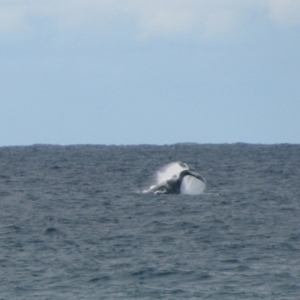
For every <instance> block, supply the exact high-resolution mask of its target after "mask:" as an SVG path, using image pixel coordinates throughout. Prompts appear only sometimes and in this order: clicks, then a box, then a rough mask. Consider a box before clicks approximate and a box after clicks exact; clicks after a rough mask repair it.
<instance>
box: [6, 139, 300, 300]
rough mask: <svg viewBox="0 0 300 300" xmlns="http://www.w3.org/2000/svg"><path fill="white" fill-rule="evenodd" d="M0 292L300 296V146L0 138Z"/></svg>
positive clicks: (14, 295) (28, 295)
mask: <svg viewBox="0 0 300 300" xmlns="http://www.w3.org/2000/svg"><path fill="white" fill-rule="evenodd" d="M173 161H182V162H185V163H187V164H188V165H189V167H190V169H191V170H192V171H195V172H198V173H200V174H201V175H202V176H204V177H205V178H206V181H207V186H206V190H205V192H204V194H201V195H197V196H189V195H153V194H142V193H141V191H142V190H143V189H145V188H149V186H150V185H151V184H152V183H153V175H154V174H155V171H156V170H157V169H158V168H160V167H161V166H163V165H165V164H168V163H170V162H173ZM0 299H10V300H11V299H230V300H232V299H239V300H240V299H300V145H290V144H276V145H252V144H242V143H241V144H240V143H238V144H220V145H201V144H175V145H166V146H150V145H138V146H102V145H74V146H54V145H33V146H26V147H1V148H0Z"/></svg>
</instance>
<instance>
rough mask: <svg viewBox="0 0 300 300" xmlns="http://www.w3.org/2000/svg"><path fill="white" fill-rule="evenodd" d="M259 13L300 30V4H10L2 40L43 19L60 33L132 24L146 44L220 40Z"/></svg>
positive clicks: (3, 10) (48, 0) (4, 7)
mask: <svg viewBox="0 0 300 300" xmlns="http://www.w3.org/2000/svg"><path fill="white" fill-rule="evenodd" d="M262 12H263V14H261V13H262ZM253 13H259V14H260V15H264V16H265V17H266V18H270V19H271V20H272V21H274V22H277V23H279V24H285V25H290V26H292V25H297V24H299V23H300V0H251V1H241V0H210V1H207V0H197V1H195V0H143V1H141V0H72V1H71V0H65V1H61V0H39V1H36V0H16V1H12V0H9V1H8V0H6V1H2V3H1V4H0V34H1V33H2V34H3V33H8V32H14V31H22V30H24V28H27V29H28V28H30V24H31V20H32V18H38V19H45V20H48V21H49V24H51V26H54V27H55V28H57V29H59V30H78V29H81V28H83V29H85V28H88V27H90V28H94V29H101V30H111V28H118V27H120V26H126V25H127V23H129V22H130V23H131V24H134V25H135V27H136V30H137V34H138V35H139V36H140V37H144V38H148V37H151V36H156V35H159V36H165V35H182V34H186V33H197V34H199V35H202V36H214V35H222V34H226V33H228V32H231V31H232V30H233V29H234V28H236V27H238V26H239V25H240V24H242V23H243V22H244V21H245V20H247V15H249V14H253ZM34 26H36V25H31V28H32V29H33V30H34Z"/></svg>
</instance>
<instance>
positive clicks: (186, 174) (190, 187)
mask: <svg viewBox="0 0 300 300" xmlns="http://www.w3.org/2000/svg"><path fill="white" fill-rule="evenodd" d="M157 181H158V183H157V184H156V185H153V186H151V187H150V188H149V189H148V190H146V191H144V193H154V194H188V195H197V194H201V193H202V192H203V191H204V189H205V185H206V182H205V179H204V178H203V177H202V176H201V175H199V174H197V173H194V172H191V171H190V170H189V167H188V166H187V164H185V163H181V162H176V163H171V164H169V165H167V166H166V167H164V168H163V169H162V170H160V171H158V173H157Z"/></svg>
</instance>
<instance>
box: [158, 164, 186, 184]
mask: <svg viewBox="0 0 300 300" xmlns="http://www.w3.org/2000/svg"><path fill="white" fill-rule="evenodd" d="M183 170H189V167H188V165H187V164H185V163H182V162H173V163H170V164H168V165H166V166H164V167H162V168H160V169H159V170H158V171H157V173H156V181H157V184H160V183H162V182H165V181H167V180H169V179H171V178H174V177H175V178H176V177H178V176H179V174H180V172H181V171H183Z"/></svg>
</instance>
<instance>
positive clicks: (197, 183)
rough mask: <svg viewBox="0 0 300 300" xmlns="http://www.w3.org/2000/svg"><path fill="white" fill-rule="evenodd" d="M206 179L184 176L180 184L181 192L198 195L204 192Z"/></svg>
mask: <svg viewBox="0 0 300 300" xmlns="http://www.w3.org/2000/svg"><path fill="white" fill-rule="evenodd" d="M204 189H205V181H204V180H201V179H199V178H198V177H194V176H191V175H186V176H184V177H183V178H182V181H181V185H180V194H187V195H198V194H201V193H203V191H204Z"/></svg>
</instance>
